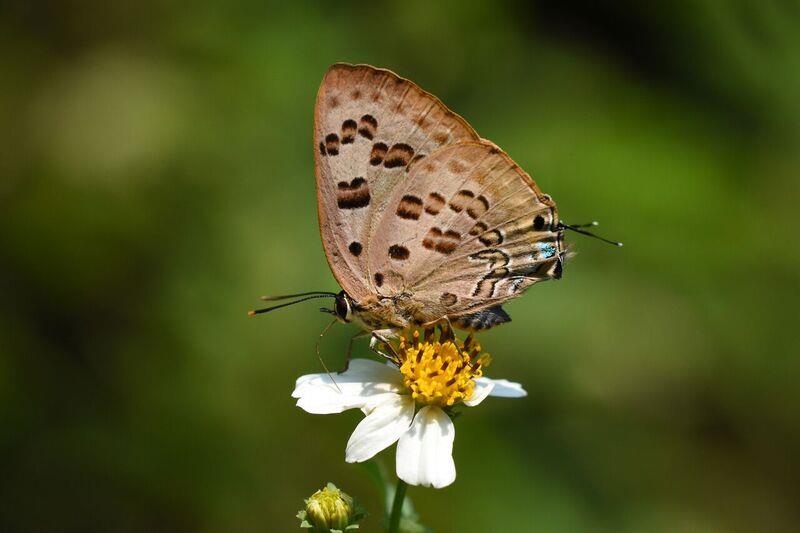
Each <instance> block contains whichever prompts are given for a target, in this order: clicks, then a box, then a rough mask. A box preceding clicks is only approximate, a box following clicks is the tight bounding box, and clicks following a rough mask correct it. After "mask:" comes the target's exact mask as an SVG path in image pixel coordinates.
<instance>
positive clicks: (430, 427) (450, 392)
mask: <svg viewBox="0 0 800 533" xmlns="http://www.w3.org/2000/svg"><path fill="white" fill-rule="evenodd" d="M430 337H431V336H429V335H426V338H425V342H420V341H419V336H418V333H417V332H415V333H414V337H413V339H410V340H406V339H401V341H400V349H399V350H398V354H399V357H398V360H397V361H396V364H391V363H390V364H382V363H379V362H376V361H372V360H369V359H354V360H352V361H351V362H350V367H349V369H348V370H347V371H346V372H344V373H342V374H336V375H335V376H334V378H333V379H334V381H335V383H334V381H332V380H331V376H329V375H328V374H310V375H306V376H302V377H300V378H299V379H298V380H297V383H296V385H295V389H294V392H293V393H292V396H293V397H294V398H297V406H298V407H300V408H301V409H303V410H305V411H307V412H309V413H313V414H330V413H341V412H342V411H344V410H346V409H355V408H358V409H361V410H362V411H363V412H364V414H365V415H366V417H365V418H364V419H363V420H362V421H361V422H360V423H359V424H358V426H356V429H355V431H353V434H352V435H351V436H350V440H349V441H348V443H347V449H346V452H345V458H346V460H347V462H349V463H359V462H362V461H367V460H369V459H371V458H372V457H374V456H375V454H377V453H378V452H380V451H382V450H384V449H385V448H388V447H389V446H391V445H392V444H394V443H395V442H397V458H396V465H397V476H398V477H399V478H400V479H402V480H403V481H405V482H406V483H409V484H410V485H423V486H432V487H435V488H442V487H446V486H447V485H450V484H451V483H452V482H453V481H455V478H456V468H455V463H454V462H453V440H454V439H455V426H454V425H453V422H452V420H451V419H450V416H449V415H448V414H447V412H446V411H445V409H446V408H448V407H450V406H453V405H455V404H457V403H464V404H465V405H467V406H469V407H473V406H476V405H478V404H479V403H481V402H482V401H483V400H484V399H485V398H486V397H487V396H500V397H505V398H520V397H522V396H525V395H526V394H527V393H526V392H525V391H524V390H523V389H522V386H521V385H520V384H519V383H513V382H510V381H506V380H503V379H500V380H492V379H489V378H486V377H483V376H482V370H481V367H482V366H483V365H482V363H483V362H484V359H483V358H479V359H475V356H476V355H477V352H479V351H480V347H479V346H478V345H477V343H475V342H474V341H473V340H472V337H471V336H470V337H468V338H467V341H466V342H465V343H464V344H461V343H457V341H455V339H453V338H452V336H451V337H449V338H448V339H445V337H444V334H443V335H442V337H441V338H440V339H439V340H438V341H435V342H433V340H432V338H430Z"/></svg>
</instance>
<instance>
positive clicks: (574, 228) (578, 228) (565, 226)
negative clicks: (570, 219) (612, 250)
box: [558, 220, 622, 246]
mask: <svg viewBox="0 0 800 533" xmlns="http://www.w3.org/2000/svg"><path fill="white" fill-rule="evenodd" d="M597 225H598V222H597V221H596V220H594V221H592V222H589V223H588V224H576V225H574V226H572V225H570V224H566V223H564V222H559V223H558V227H559V228H563V229H568V230H570V231H574V232H575V233H580V234H581V235H586V236H588V237H593V238H595V239H597V240H600V241H603V242H605V243H608V244H613V245H614V246H622V243H621V242H617V241H612V240H610V239H606V238H605V237H601V236H600V235H595V234H594V233H592V232H590V231H586V230H585V229H581V228H588V227H593V226H597Z"/></svg>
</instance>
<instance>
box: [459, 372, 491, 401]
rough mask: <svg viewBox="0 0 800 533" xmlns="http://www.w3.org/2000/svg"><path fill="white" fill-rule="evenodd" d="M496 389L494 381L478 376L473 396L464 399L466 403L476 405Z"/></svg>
mask: <svg viewBox="0 0 800 533" xmlns="http://www.w3.org/2000/svg"><path fill="white" fill-rule="evenodd" d="M492 389H494V382H493V381H492V380H491V379H485V378H478V379H476V380H475V388H474V389H472V397H471V398H470V399H469V400H464V405H468V406H469V407H474V406H476V405H478V404H479V403H481V402H482V401H483V400H485V399H486V397H487V396H489V394H490V393H491V392H492Z"/></svg>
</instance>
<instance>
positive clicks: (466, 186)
mask: <svg viewBox="0 0 800 533" xmlns="http://www.w3.org/2000/svg"><path fill="white" fill-rule="evenodd" d="M557 224H558V215H557V212H556V209H555V203H554V202H553V201H552V200H551V199H550V197H549V196H547V195H545V194H543V193H542V192H541V191H540V190H539V188H538V187H537V186H536V184H535V183H534V182H533V180H532V179H531V178H530V177H529V176H528V175H527V174H526V173H525V172H524V171H523V170H522V169H520V168H519V166H518V165H516V164H515V163H514V162H513V161H512V160H511V158H509V157H508V156H507V155H506V154H505V153H504V152H502V150H500V149H499V148H498V147H497V146H495V145H494V144H492V143H491V142H489V141H484V140H479V141H464V142H460V143H457V144H453V145H450V146H446V147H442V148H440V149H438V150H436V151H435V152H433V153H432V154H430V156H429V157H427V158H426V159H425V160H423V161H422V162H420V164H419V165H416V166H414V167H413V168H412V169H411V171H410V173H409V176H408V179H407V180H406V181H404V182H403V183H402V184H400V185H399V186H397V188H396V189H395V190H394V191H393V193H392V195H391V199H390V200H389V208H388V209H387V210H386V211H384V213H383V217H382V219H381V221H380V223H379V224H378V226H377V229H376V231H375V232H374V236H373V240H374V242H373V246H372V248H371V250H370V255H369V261H370V264H369V269H370V271H372V272H375V273H379V274H380V275H381V276H382V278H383V280H384V283H383V286H382V287H380V288H379V292H380V293H381V294H384V295H387V296H395V295H398V294H403V293H407V294H410V299H411V304H410V307H411V308H412V313H414V316H415V319H416V320H417V321H419V322H426V321H431V320H436V319H439V318H443V317H445V316H447V317H451V318H453V317H458V316H463V315H468V314H472V313H475V312H477V311H479V310H482V309H487V308H490V307H493V306H496V305H498V304H500V303H502V302H504V301H506V300H508V299H511V298H514V297H516V296H518V295H520V294H521V293H522V292H523V291H524V290H525V289H526V288H527V287H529V286H530V285H532V284H534V283H536V282H538V281H542V280H546V279H550V278H554V277H556V278H557V277H560V269H561V261H562V243H561V232H560V230H559V228H558V227H557Z"/></svg>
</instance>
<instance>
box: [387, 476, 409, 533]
mask: <svg viewBox="0 0 800 533" xmlns="http://www.w3.org/2000/svg"><path fill="white" fill-rule="evenodd" d="M406 488H408V485H407V484H406V482H405V481H403V480H402V479H398V480H397V488H396V489H395V491H394V502H392V514H391V515H390V516H389V533H397V532H398V531H399V530H400V516H401V515H402V514H403V500H405V498H406Z"/></svg>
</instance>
